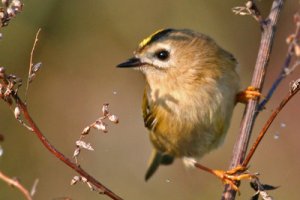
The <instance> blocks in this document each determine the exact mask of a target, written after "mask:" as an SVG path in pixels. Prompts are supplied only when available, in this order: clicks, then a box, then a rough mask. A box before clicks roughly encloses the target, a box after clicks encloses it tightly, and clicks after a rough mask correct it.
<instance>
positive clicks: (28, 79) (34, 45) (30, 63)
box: [25, 28, 42, 103]
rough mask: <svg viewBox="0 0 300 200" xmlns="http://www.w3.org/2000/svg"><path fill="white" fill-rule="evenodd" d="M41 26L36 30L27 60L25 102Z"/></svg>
mask: <svg viewBox="0 0 300 200" xmlns="http://www.w3.org/2000/svg"><path fill="white" fill-rule="evenodd" d="M41 30H42V29H41V28H39V30H38V31H37V33H36V35H35V39H34V42H33V46H32V49H31V52H30V60H29V70H28V78H27V84H26V90H25V103H26V101H27V93H28V88H29V82H30V76H31V72H32V66H33V53H34V50H35V47H36V44H37V42H38V41H39V39H38V38H39V34H40V32H41Z"/></svg>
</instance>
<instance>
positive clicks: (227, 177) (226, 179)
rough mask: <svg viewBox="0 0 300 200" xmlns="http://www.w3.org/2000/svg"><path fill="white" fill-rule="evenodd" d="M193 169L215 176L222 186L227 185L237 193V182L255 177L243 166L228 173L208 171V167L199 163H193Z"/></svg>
mask: <svg viewBox="0 0 300 200" xmlns="http://www.w3.org/2000/svg"><path fill="white" fill-rule="evenodd" d="M194 165H195V167H197V168H198V169H201V170H204V171H207V172H209V173H211V174H213V175H215V176H216V177H218V178H219V179H221V181H222V182H223V183H224V184H229V185H230V186H231V187H232V188H233V189H234V190H235V191H237V192H239V188H238V186H237V181H241V180H242V179H249V180H251V179H253V178H255V177H256V176H255V175H253V174H249V173H248V172H246V171H247V169H248V168H247V167H243V166H241V165H240V166H237V167H235V168H233V169H231V170H228V171H223V170H213V169H210V168H208V167H205V166H203V165H201V164H199V163H195V164H194Z"/></svg>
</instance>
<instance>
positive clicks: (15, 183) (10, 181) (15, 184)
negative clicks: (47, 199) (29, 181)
mask: <svg viewBox="0 0 300 200" xmlns="http://www.w3.org/2000/svg"><path fill="white" fill-rule="evenodd" d="M0 179H1V180H3V181H4V182H6V183H7V184H8V185H10V186H13V187H16V188H17V189H18V190H20V192H22V194H23V195H24V196H25V198H26V199H27V200H32V197H31V196H30V193H29V191H28V190H27V189H26V188H25V187H24V186H23V185H22V184H20V183H19V181H18V180H16V179H13V178H10V177H8V176H6V175H5V174H3V173H2V172H1V171H0Z"/></svg>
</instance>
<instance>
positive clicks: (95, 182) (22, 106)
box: [11, 92, 122, 200]
mask: <svg viewBox="0 0 300 200" xmlns="http://www.w3.org/2000/svg"><path fill="white" fill-rule="evenodd" d="M11 95H12V97H13V98H14V100H15V102H16V104H17V106H18V107H19V108H20V109H21V111H22V113H23V115H24V118H25V119H26V121H27V123H28V124H29V126H30V127H31V128H32V131H33V132H34V133H35V135H36V136H37V137H38V138H39V140H40V141H41V142H42V143H43V145H44V146H45V147H46V148H47V149H48V150H49V151H50V152H51V153H52V154H53V155H54V156H55V157H57V158H58V159H60V160H61V161H62V162H63V163H65V164H66V165H68V166H69V167H70V168H72V169H73V170H75V171H76V172H77V173H79V174H80V175H81V176H83V177H85V178H86V179H87V181H88V182H90V183H92V184H93V185H94V186H95V187H96V188H98V189H99V190H101V194H105V195H107V196H109V197H110V198H111V199H114V200H122V198H121V197H119V196H118V195H116V194H115V193H114V192H112V191H111V190H110V189H108V188H107V187H105V186H104V185H103V184H102V183H100V182H99V181H98V180H96V179H95V178H94V177H93V176H91V175H90V174H88V173H87V172H86V171H84V170H83V169H82V168H81V167H79V166H78V165H76V163H74V162H72V161H71V160H70V159H68V158H67V157H66V156H65V155H64V154H62V153H61V152H59V151H58V150H57V149H56V148H55V147H54V146H53V145H52V144H51V143H50V142H49V141H48V140H47V138H46V137H45V136H44V135H43V133H42V132H41V131H40V129H39V128H38V127H37V125H36V124H35V122H34V121H33V119H32V118H31V116H30V114H29V112H28V110H27V106H26V105H25V104H24V102H23V101H22V100H21V99H20V98H19V96H18V95H17V94H16V93H14V92H13V93H12V94H11Z"/></svg>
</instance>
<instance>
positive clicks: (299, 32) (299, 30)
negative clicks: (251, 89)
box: [258, 13, 300, 111]
mask: <svg viewBox="0 0 300 200" xmlns="http://www.w3.org/2000/svg"><path fill="white" fill-rule="evenodd" d="M296 15H298V13H297V14H296ZM293 36H294V38H293V40H292V41H291V42H290V44H289V47H288V51H287V55H286V57H285V60H284V63H283V65H282V67H281V72H280V73H279V75H278V77H277V79H276V80H275V81H274V83H273V85H272V86H271V88H270V90H269V92H268V94H267V96H266V97H265V98H264V99H263V100H262V101H261V103H260V104H259V106H258V111H261V110H263V109H264V107H265V105H266V104H267V103H268V101H269V100H270V99H271V97H272V95H273V93H274V92H275V90H276V89H277V87H278V85H279V84H280V83H281V82H282V80H283V79H284V78H285V77H287V75H289V74H290V73H292V72H293V71H294V70H295V69H296V67H297V66H298V65H299V61H296V62H295V63H294V64H293V66H292V67H290V65H291V61H292V57H293V55H294V54H295V44H296V43H297V42H298V40H299V38H300V23H299V22H296V30H295V32H294V34H293Z"/></svg>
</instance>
